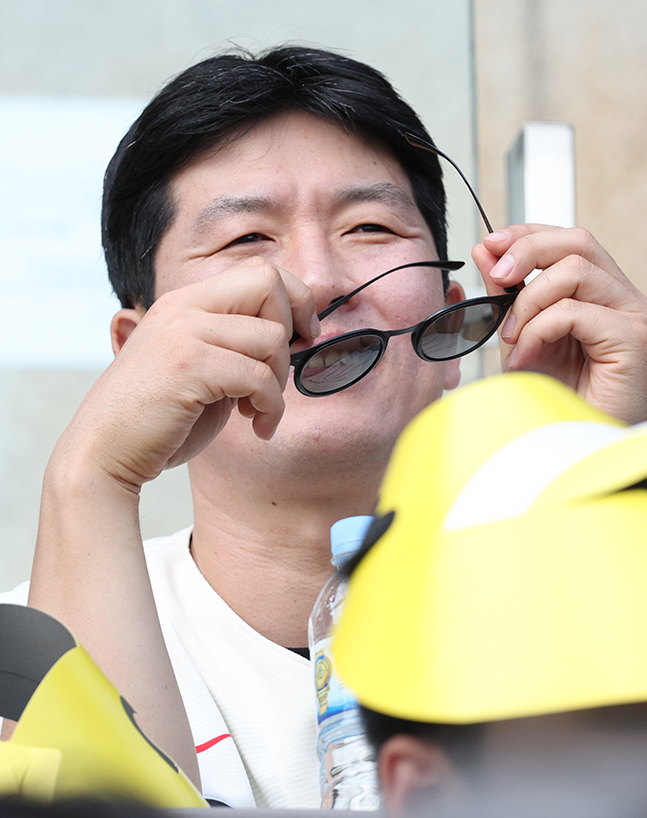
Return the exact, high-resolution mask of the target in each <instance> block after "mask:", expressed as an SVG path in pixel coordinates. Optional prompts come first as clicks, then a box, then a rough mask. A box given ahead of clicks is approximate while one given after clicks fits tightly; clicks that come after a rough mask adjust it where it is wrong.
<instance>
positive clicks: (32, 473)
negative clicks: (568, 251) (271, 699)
mask: <svg viewBox="0 0 647 818" xmlns="http://www.w3.org/2000/svg"><path fill="white" fill-rule="evenodd" d="M284 41H297V42H301V43H309V44H316V45H322V46H327V47H332V48H335V49H337V50H342V51H344V52H346V53H348V54H349V55H351V56H355V57H358V58H359V59H362V60H365V61H367V62H369V63H371V64H373V65H374V66H375V67H377V68H379V69H380V70H382V71H383V72H384V73H386V74H387V76H389V78H390V79H391V80H392V81H393V82H394V84H395V86H396V87H397V88H398V89H399V90H400V91H401V92H402V94H403V95H404V96H405V97H406V98H407V99H408V100H409V101H410V102H411V103H412V104H413V105H414V107H416V108H417V110H418V111H419V112H420V113H421V115H422V117H423V119H424V120H425V122H426V123H427V125H428V127H429V129H430V131H431V133H432V134H433V135H434V137H435V139H436V141H437V142H438V145H439V146H440V147H442V148H444V149H445V150H446V151H447V152H448V153H450V155H451V156H452V157H453V158H454V159H455V160H456V161H458V162H459V164H460V165H461V166H462V168H463V170H464V171H465V172H466V173H467V174H468V176H471V178H472V179H473V178H474V172H475V145H474V105H473V87H474V85H473V64H472V36H471V2H470V0H451V2H446V0H437V1H436V2H432V1H431V0H429V1H428V2H421V0H398V2H384V1H383V0H352V2H348V0H344V1H343V2H342V0H328V2H326V3H315V2H312V1H311V0H310V1H309V0H274V2H272V3H267V2H262V0H236V2H220V1H219V0H218V1H216V0H0V101H1V98H4V99H5V101H6V100H7V99H9V101H14V102H15V101H16V99H20V100H23V101H25V102H27V103H29V105H31V106H32V107H33V105H35V104H36V103H38V105H41V104H42V103H43V100H44V101H45V102H47V103H48V104H51V105H52V106H53V110H59V111H60V110H63V106H64V105H66V104H69V103H70V100H75V101H77V102H81V103H83V104H87V111H88V120H89V119H90V110H91V108H92V106H93V105H97V104H98V103H99V102H101V101H104V102H106V103H108V102H110V101H111V100H117V101H118V100H119V99H121V100H123V101H125V102H126V103H127V104H130V105H134V106H135V107H137V106H138V105H140V104H142V103H143V102H144V101H145V100H146V99H148V98H149V97H150V96H151V95H152V94H153V93H154V92H155V91H156V90H157V89H158V88H159V87H160V86H161V85H162V84H163V83H164V81H165V80H166V79H168V78H169V77H170V76H172V75H174V74H176V73H177V72H179V71H181V70H182V69H183V68H185V67H187V66H188V65H190V64H192V63H193V62H196V61H198V60H200V59H202V58H204V57H207V56H209V55H211V54H212V53H213V52H214V51H216V50H218V49H220V48H222V47H224V46H226V45H227V44H229V43H233V44H237V45H241V46H245V47H249V48H251V49H257V48H259V47H266V46H271V45H274V44H277V43H279V42H284ZM117 107H118V106H117ZM0 110H3V111H4V118H5V121H4V122H0V126H1V127H0V131H3V130H4V131H5V133H7V134H10V133H11V132H12V128H13V129H15V128H18V127H19V124H20V123H18V122H17V121H16V119H15V117H17V116H18V114H15V113H11V114H9V113H7V112H8V111H10V110H13V109H11V108H10V107H7V108H4V109H0ZM38 110H40V109H38ZM102 110H103V109H102ZM9 120H12V121H9ZM41 122H42V125H41V128H40V129H39V132H38V133H36V134H34V133H33V129H32V132H31V133H30V139H33V140H34V141H33V144H31V142H30V145H31V147H30V149H29V150H30V151H31V153H28V154H27V158H25V154H24V149H25V146H24V144H21V145H18V146H17V147H13V148H11V149H9V148H7V147H6V144H5V143H2V142H1V141H0V151H1V152H3V154H4V155H3V160H2V161H0V210H1V211H3V212H4V213H5V214H6V215H7V216H11V217H12V218H14V219H18V217H19V216H20V218H21V219H23V220H22V221H21V222H20V223H18V222H16V225H17V227H16V230H17V231H18V232H20V233H25V235H27V231H28V230H30V229H33V236H32V237H31V239H27V240H24V241H21V242H20V248H19V251H18V250H17V249H16V247H15V246H14V244H15V238H16V231H15V230H14V231H8V230H5V231H4V232H2V229H1V228H0V277H1V279H2V288H3V293H4V294H5V304H4V306H5V312H6V314H7V315H11V316H13V323H12V324H10V325H8V326H10V330H9V329H8V330H7V331H6V332H5V334H4V335H3V334H2V332H0V339H1V345H2V346H3V349H0V489H1V492H0V497H1V501H0V590H2V589H5V588H10V587H12V586H13V585H14V584H15V583H16V582H18V581H20V580H22V579H25V578H26V577H27V576H28V573H29V567H30V564H31V556H32V551H33V543H34V541H35V537H36V529H37V517H38V498H39V491H40V483H41V479H42V474H43V470H44V467H45V464H46V462H47V458H48V455H49V453H50V451H51V449H52V447H53V445H54V443H55V441H56V439H57V437H58V436H59V434H60V433H61V431H62V430H63V428H64V427H65V425H66V423H67V422H68V420H69V419H70V417H71V416H72V414H73V413H74V411H75V408H76V407H77V406H78V403H79V401H80V400H81V399H82V396H83V395H84V393H85V392H86V391H87V389H88V388H89V386H90V385H91V383H92V382H93V380H94V379H95V378H96V376H97V374H98V373H99V371H101V368H102V367H103V366H104V365H105V364H107V362H108V361H109V355H110V352H109V344H108V326H107V324H108V312H109V310H110V309H111V308H112V307H114V304H112V302H110V300H109V296H108V295H107V290H106V292H105V293H104V291H103V290H105V289H106V288H105V282H104V276H105V272H104V271H103V269H101V266H100V261H99V258H100V253H99V249H98V248H99V245H98V223H97V214H98V200H99V197H100V181H99V178H100V170H101V169H102V168H100V169H99V175H98V177H97V173H96V172H95V171H93V173H92V174H91V177H92V179H95V178H96V181H91V182H88V181H87V180H85V185H86V187H85V188H84V192H83V195H85V196H88V185H90V187H91V185H96V194H94V193H92V194H91V195H90V199H91V202H90V204H88V206H87V207H84V208H82V212H80V211H79V212H77V217H76V221H75V223H74V224H70V223H69V222H66V223H64V224H63V223H62V215H61V213H60V212H59V208H58V207H57V196H59V197H61V201H62V200H65V201H66V202H67V201H68V197H69V199H70V202H71V199H72V197H73V196H77V192H75V191H76V188H74V185H75V184H76V182H77V181H78V180H79V179H80V178H81V177H82V176H83V174H84V173H85V172H86V169H85V166H84V168H83V169H81V168H80V167H76V166H75V163H76V161H77V160H76V158H75V152H74V151H71V156H70V158H69V160H66V161H67V162H68V164H69V166H70V168H69V177H67V178H68V180H69V185H70V189H69V190H68V186H67V184H66V182H65V180H63V181H61V179H60V178H59V181H58V183H57V184H58V185H59V188H58V189H55V190H52V189H47V190H45V188H44V185H45V180H46V179H47V178H49V177H48V168H49V165H48V163H50V164H51V163H54V162H55V154H56V153H57V151H56V150H55V149H54V147H53V144H52V143H54V137H53V135H52V134H53V131H52V127H53V126H52V125H51V124H50V123H49V122H48V120H47V117H46V116H45V115H43V118H42V120H41ZM23 124H24V123H23ZM117 130H118V129H117ZM67 136H68V138H69V140H70V142H71V144H72V146H74V145H76V146H77V147H78V152H79V154H81V153H83V150H82V149H85V148H86V147H94V141H93V140H97V139H98V137H99V136H100V135H99V134H98V133H97V132H96V130H95V131H94V132H92V131H91V130H89V131H88V133H85V132H84V129H83V128H82V127H81V128H76V129H75V130H74V131H73V132H71V133H69V134H68V135H67ZM23 142H24V140H23ZM89 142H92V144H91V145H90V144H88V143H89ZM114 142H115V144H116V138H115V140H114ZM3 144H4V148H3ZM61 149H62V148H61ZM12 151H15V157H14V155H12ZM19 154H20V156H19ZM14 158H15V161H13V160H14ZM79 161H80V158H79ZM88 161H89V160H88ZM92 161H94V160H92ZM39 167H41V168H42V170H41V171H40V174H39V172H36V171H37V169H38V168H39ZM82 170H83V172H82ZM22 173H24V174H26V176H25V178H27V177H28V180H29V181H28V185H27V183H24V184H18V185H16V178H17V174H18V175H19V174H22ZM452 174H453V172H452V171H451V170H448V172H447V178H448V185H449V197H450V209H451V214H452V218H451V221H452V234H451V247H452V253H453V254H454V256H457V257H461V256H462V257H465V254H469V248H470V246H471V244H472V242H473V239H474V236H475V231H476V230H480V229H481V228H480V227H477V222H476V216H475V210H474V208H473V206H472V205H471V202H470V200H469V199H468V197H467V194H466V192H465V191H464V190H463V188H462V187H461V185H460V184H459V183H458V182H457V181H456V180H455V179H454V178H453V176H452ZM20 178H22V176H21V177H20ZM39 178H42V184H43V188H42V189H41V190H39V181H38V180H39ZM83 178H84V179H85V176H83ZM88 178H89V177H88ZM12 180H13V181H12ZM27 186H28V188H29V189H28V190H27V189H26V187H27ZM72 188H74V190H72ZM78 195H80V193H79V194H78ZM18 199H19V200H20V201H19V202H18ZM75 201H77V200H75ZM30 203H33V210H32V209H31V208H30ZM68 210H69V211H70V212H74V207H72V206H70V207H69V208H67V209H66V211H65V212H66V213H67V212H68ZM77 211H78V207H77ZM48 220H49V221H48ZM57 220H58V221H57ZM85 220H89V221H90V224H89V225H88V227H87V232H88V233H89V234H90V238H87V242H88V244H89V245H90V244H92V242H94V244H92V246H91V247H90V246H88V251H87V252H88V255H87V256H84V258H86V257H87V258H89V259H90V261H89V262H87V264H86V262H82V261H79V257H78V255H75V253H76V250H77V249H78V247H79V246H80V245H81V244H84V243H85V242H86V232H83V231H86V228H85V226H84V227H83V230H81V227H80V224H81V222H85ZM47 233H51V235H52V239H53V242H54V240H56V246H54V243H52V245H51V251H50V252H48V250H47V246H46V247H45V249H44V250H43V235H44V234H47ZM67 235H69V237H70V238H69V240H63V239H62V238H61V237H62V236H63V237H65V236H67ZM92 248H94V249H92ZM36 250H38V253H39V255H37V256H36V255H34V253H35V252H36ZM30 252H32V257H31V264H32V267H31V268H29V267H28V258H29V254H30ZM12 253H13V256H12ZM68 253H69V256H67V255H66V254H68ZM95 257H96V258H95ZM11 258H13V259H14V263H10V262H9V261H8V259H11ZM95 267H96V269H95ZM50 268H51V269H50ZM54 268H55V269H54ZM79 268H81V269H79ZM23 269H25V270H27V269H31V270H32V273H30V275H32V276H33V277H34V282H35V283H34V282H31V283H30V281H27V280H26V279H27V278H29V276H28V275H27V274H24V275H23V274H21V273H20V270H23ZM66 270H69V275H68V276H67V278H66ZM17 271H18V272H17ZM72 271H74V275H72ZM54 275H56V276H57V278H56V279H55V280H56V283H57V288H56V292H52V293H51V294H48V293H49V288H50V287H51V283H52V281H53V280H54V279H53V276H54ZM99 278H101V283H100V285H99V284H97V281H98V279H99ZM462 280H463V283H464V284H466V285H467V286H468V287H472V286H473V285H474V284H475V282H476V278H475V277H474V276H473V274H472V273H470V272H468V273H466V275H465V276H464V278H463V279H462ZM72 285H74V287H73V286H72ZM96 288H103V289H102V291H101V292H99V290H98V289H96ZM95 291H96V293H97V294H96V299H97V300H98V301H101V304H102V307H101V309H100V310H99V309H97V310H96V314H95V309H94V307H93V306H91V301H92V299H93V298H94V297H95V296H94V293H95ZM79 292H82V294H83V298H85V301H83V300H82V299H81V300H79V302H78V303H76V302H74V300H73V299H74V295H75V294H78V293H79ZM30 321H31V322H32V324H31V325H30V323H29V322H30ZM77 322H78V323H77ZM70 328H72V329H73V330H76V332H75V334H74V335H73V339H78V342H77V346H76V347H73V348H72V350H71V352H70V354H69V355H63V354H61V356H60V357H59V359H58V360H56V356H55V355H48V354H46V353H47V352H48V350H49V351H50V352H51V350H52V349H56V348H57V346H56V345H57V344H58V343H59V341H61V339H62V336H63V335H64V334H65V333H66V332H67V333H69V331H70ZM41 335H42V336H43V338H44V339H45V341H44V342H43V347H44V348H43V349H42V350H40V351H39V350H36V352H35V353H34V354H32V355H31V357H28V360H23V359H22V358H21V356H20V354H19V353H20V351H21V350H24V349H26V348H27V347H28V346H29V339H31V338H32V337H40V336H41ZM90 335H92V337H93V338H94V339H95V340H93V342H92V345H91V346H92V350H94V348H95V345H96V349H97V351H96V353H95V352H92V354H88V355H86V356H85V358H84V357H83V355H82V354H81V353H82V352H84V351H87V350H84V347H86V346H88V343H87V341H86V340H85V339H87V338H88V337H89V336H90ZM104 339H105V340H104ZM40 352H42V353H43V354H42V355H41V354H40ZM52 358H54V359H53V360H52ZM472 374H473V373H472ZM190 520H191V509H190V495H189V491H188V486H187V481H186V473H185V471H184V470H182V469H179V470H175V471H174V472H171V473H168V474H165V475H163V476H162V477H161V478H160V479H159V480H158V481H156V482H155V484H153V485H151V486H147V487H145V490H144V494H143V500H142V522H143V528H144V533H145V535H147V536H151V535H154V534H161V533H167V532H169V531H171V530H174V529H175V528H178V527H180V526H183V525H186V524H188V523H189V522H190Z"/></svg>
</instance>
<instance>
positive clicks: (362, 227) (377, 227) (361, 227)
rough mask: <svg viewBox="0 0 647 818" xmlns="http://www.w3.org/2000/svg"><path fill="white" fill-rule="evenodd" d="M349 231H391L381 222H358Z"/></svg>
mask: <svg viewBox="0 0 647 818" xmlns="http://www.w3.org/2000/svg"><path fill="white" fill-rule="evenodd" d="M350 232H351V233H393V230H390V229H389V228H388V227H385V226H384V225H383V224H358V225H357V227H354V228H353V230H351V231H350Z"/></svg>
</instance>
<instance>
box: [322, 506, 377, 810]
mask: <svg viewBox="0 0 647 818" xmlns="http://www.w3.org/2000/svg"><path fill="white" fill-rule="evenodd" d="M372 520H373V518H372V517H347V518H346V519H344V520H339V522H337V523H335V524H334V525H333V526H332V528H331V529H330V542H331V547H332V563H333V565H334V566H335V568H339V567H340V565H342V564H343V563H344V562H345V561H346V560H347V559H348V558H349V557H351V556H352V555H353V554H354V553H355V552H356V551H357V550H358V548H359V547H360V545H361V544H362V540H363V539H364V534H365V533H366V530H367V528H368V526H369V525H370V524H371V522H372ZM345 594H346V581H345V580H344V579H343V578H342V577H341V576H340V575H339V573H336V574H333V576H332V577H331V578H330V579H329V580H328V582H327V583H326V584H325V585H324V587H323V588H322V590H321V593H320V594H319V597H318V598H317V601H316V603H315V606H314V608H313V610H312V614H311V616H310V621H309V623H308V642H309V645H310V657H311V659H312V663H313V667H314V676H315V688H316V691H317V721H318V728H319V729H318V736H317V755H318V756H319V761H320V762H321V773H320V783H321V795H322V800H321V806H322V808H324V809H355V810H375V809H378V807H379V806H380V795H379V786H378V780H377V766H376V763H375V757H374V754H373V752H372V750H371V747H370V745H369V744H368V741H367V740H366V737H365V734H364V728H363V724H362V720H361V716H360V713H359V706H358V703H357V700H356V699H355V697H354V696H353V695H352V693H351V692H350V691H349V690H348V688H347V687H345V686H344V685H343V684H342V682H341V681H340V679H339V677H338V676H337V674H336V673H335V669H334V667H333V663H332V657H331V654H330V643H331V641H332V640H331V629H332V627H333V625H335V624H336V623H337V622H338V620H339V617H340V614H341V609H342V606H343V602H344V597H345Z"/></svg>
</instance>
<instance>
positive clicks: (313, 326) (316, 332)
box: [310, 312, 321, 338]
mask: <svg viewBox="0 0 647 818" xmlns="http://www.w3.org/2000/svg"><path fill="white" fill-rule="evenodd" d="M310 335H311V336H312V337H313V338H318V337H319V336H320V335H321V324H320V323H319V318H318V317H317V313H316V312H314V313H313V314H312V318H311V319H310Z"/></svg>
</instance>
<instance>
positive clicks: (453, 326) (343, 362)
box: [290, 133, 519, 397]
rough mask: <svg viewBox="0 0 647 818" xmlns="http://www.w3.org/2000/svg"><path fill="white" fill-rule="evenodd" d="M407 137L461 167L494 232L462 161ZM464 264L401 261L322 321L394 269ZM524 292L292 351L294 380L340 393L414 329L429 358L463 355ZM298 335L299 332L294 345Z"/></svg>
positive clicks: (313, 393)
mask: <svg viewBox="0 0 647 818" xmlns="http://www.w3.org/2000/svg"><path fill="white" fill-rule="evenodd" d="M404 137H405V138H406V140H407V141H408V142H409V144H410V145H412V146H413V147H416V148H420V149H422V150H426V151H430V152H431V153H435V154H436V155H438V156H441V157H442V158H443V159H445V160H446V161H448V162H449V163H450V165H452V167H453V168H455V170H456V171H458V174H459V175H460V177H461V179H462V180H463V181H464V182H465V184H466V185H467V188H468V190H469V192H470V193H471V195H472V198H473V199H474V201H475V203H476V206H477V207H478V210H479V213H480V214H481V217H482V219H483V222H484V224H485V226H486V228H487V230H488V233H492V232H493V230H492V226H491V224H490V221H489V219H488V218H487V216H486V214H485V211H484V210H483V207H482V206H481V203H480V202H479V200H478V197H477V195H476V193H475V192H474V190H473V189H472V186H471V185H470V183H469V182H468V180H467V178H466V177H465V175H464V174H463V172H462V171H461V169H460V168H459V167H458V165H457V164H456V163H455V162H454V161H453V160H452V159H450V158H449V156H447V155H446V154H444V153H443V152H442V151H440V150H439V149H438V148H436V147H435V145H432V144H431V143H430V142H427V141H426V140H424V139H421V138H420V137H418V136H415V135H414V134H411V133H406V134H404ZM463 265H464V262H462V261H449V260H440V261H418V262H412V263H411V264H401V265H400V266H399V267H394V268H393V269H391V270H387V271H386V272H385V273H380V274H379V275H377V276H375V277H374V278H372V279H370V280H369V281H367V282H365V283H364V284H361V285H360V286H359V287H357V288H356V289H355V290H353V291H352V292H350V293H348V294H347V295H344V296H341V297H340V298H336V299H335V300H334V301H333V302H332V303H331V304H329V306H328V307H326V309H324V310H322V311H321V312H320V313H319V315H318V317H319V320H320V321H321V320H323V319H324V318H326V317H327V316H328V315H330V314H331V313H333V312H334V311H335V310H337V309H339V307H341V306H343V305H344V304H346V303H347V302H348V301H350V299H351V298H353V297H354V296H356V295H357V294H358V293H360V292H362V290H365V289H366V288H367V287H370V285H371V284H374V283H375V282H377V281H379V280H381V279H383V278H384V277H385V276H388V275H391V274H392V273H396V272H398V271H400V270H406V269H409V268H416V269H418V270H422V271H426V270H428V269H430V268H431V269H439V270H443V271H445V270H446V271H449V272H451V271H453V270H459V269H460V268H461V267H463ZM518 294H519V288H518V287H507V288H506V289H505V293H504V294H503V295H493V296H483V297H480V298H471V299H469V300H467V301H461V302H459V303H458V304H452V305H451V306H449V307H445V308H443V309H441V310H438V311H437V312H435V313H433V315H430V316H429V317H427V318H425V319H424V320H423V321H420V322H419V323H417V324H414V325H413V326H411V327H406V328H404V329H398V330H390V331H383V330H377V329H359V330H355V331H353V332H346V333H344V334H343V335H338V336H336V337H335V338H329V339H328V340H327V341H324V342H323V343H321V344H317V345H316V346H314V347H310V348H309V349H304V350H303V351H302V352H295V353H293V354H292V355H291V356H290V363H291V365H292V367H293V368H294V384H295V386H296V388H297V389H298V390H299V392H301V394H303V395H307V396H309V397H321V396H323V395H333V394H334V393H335V392H341V391H342V390H343V389H348V388H349V387H350V386H353V384H356V383H357V382H358V381H360V380H361V379H362V378H365V377H366V376H367V375H368V374H369V372H370V371H371V370H372V369H374V368H375V367H376V366H377V365H378V363H379V362H380V360H381V358H382V356H383V355H384V353H385V352H386V348H387V346H388V343H389V339H390V338H393V337H394V336H397V335H407V334H410V335H411V344H412V346H413V349H414V351H415V353H416V355H417V356H418V357H419V358H421V359H422V360H423V361H432V362H440V361H451V360H452V359H454V358H461V357H462V356H463V355H468V354H469V353H470V352H474V350H476V349H478V348H479V347H480V346H482V345H483V344H484V343H485V342H486V341H488V339H490V338H491V337H492V336H493V335H494V333H495V332H496V331H497V329H498V328H499V327H500V326H501V323H502V322H503V319H504V318H505V316H506V313H507V312H508V309H509V308H510V307H511V306H512V304H513V303H514V300H515V298H516V297H517V295H518ZM298 337H299V336H298V335H296V334H295V335H294V336H293V337H292V338H291V340H290V344H292V343H294V341H296V340H297V338H298Z"/></svg>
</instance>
